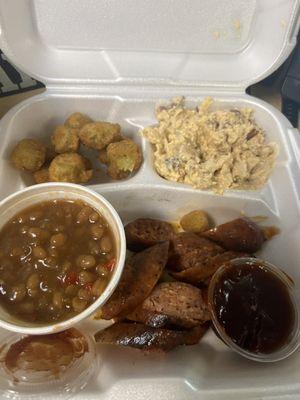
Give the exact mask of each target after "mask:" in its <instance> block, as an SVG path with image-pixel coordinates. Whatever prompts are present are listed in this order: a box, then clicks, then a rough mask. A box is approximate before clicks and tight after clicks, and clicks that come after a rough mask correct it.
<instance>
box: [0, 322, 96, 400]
mask: <svg viewBox="0 0 300 400" xmlns="http://www.w3.org/2000/svg"><path fill="white" fill-rule="evenodd" d="M76 331H77V332H78V333H79V334H81V335H82V337H83V340H84V341H85V346H86V351H85V352H84V353H83V354H82V356H81V357H78V358H74V360H73V362H71V363H70V364H69V365H67V366H62V367H61V368H60V369H59V370H58V371H57V372H56V373H55V374H53V371H51V370H50V369H49V370H47V369H44V370H42V369H40V370H34V369H32V370H30V368H25V369H23V368H22V367H20V368H18V369H17V370H16V371H14V372H12V371H10V370H9V369H8V368H7V367H6V365H5V361H4V360H5V357H6V354H7V352H8V351H9V349H10V346H12V345H14V344H15V343H18V342H19V341H20V340H21V339H23V338H24V337H27V335H22V334H19V333H13V334H11V333H10V334H9V333H8V332H7V331H3V332H1V334H0V340H1V350H0V356H1V363H2V368H1V369H0V397H1V399H13V400H18V399H20V400H33V399H34V400H44V399H45V398H47V399H55V400H59V399H69V398H70V397H73V396H75V395H76V393H78V392H79V391H81V390H83V389H84V388H85V387H86V386H87V384H88V383H89V382H90V381H91V380H92V379H93V378H95V376H96V374H97V373H98V372H99V368H100V362H99V356H98V355H97V351H96V346H95V342H94V339H93V337H92V336H91V335H90V334H88V333H87V332H84V331H83V330H78V329H77V330H76ZM48 336H49V335H48ZM50 336H53V335H50ZM31 337H32V338H37V339H38V338H39V336H31ZM47 357H49V356H47V352H45V353H42V354H41V355H40V358H41V359H42V361H45V362H46V365H47V362H48V361H49V358H47Z"/></svg>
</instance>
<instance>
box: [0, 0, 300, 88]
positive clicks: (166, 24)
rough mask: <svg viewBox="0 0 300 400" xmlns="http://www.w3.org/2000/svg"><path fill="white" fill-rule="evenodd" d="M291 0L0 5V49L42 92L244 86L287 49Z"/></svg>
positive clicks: (292, 22)
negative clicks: (99, 87)
mask: <svg viewBox="0 0 300 400" xmlns="http://www.w3.org/2000/svg"><path fill="white" fill-rule="evenodd" d="M299 7H300V6H299V0H201V1H199V0H163V1H161V0H156V1H155V0H143V1H141V0H126V1H123V0H110V1H107V0H85V1H82V0H51V1H48V0H22V1H19V0H10V1H7V0H0V27H1V32H0V33H1V34H0V47H1V48H2V50H3V51H4V52H5V53H6V55H7V56H8V57H9V58H10V59H11V60H12V61H13V62H14V63H15V64H16V65H17V66H19V67H20V68H21V69H22V70H23V71H24V72H27V73H29V74H30V75H31V76H33V77H35V78H37V79H39V80H41V81H43V82H44V83H45V84H46V85H47V86H51V85H52V86H57V85H64V86H66V85H68V86H76V85H82V84H85V85H87V84H90V85H100V84H104V83H109V84H112V83H113V84H116V85H120V84H126V85H127V84H131V85H137V84H138V85H147V84H153V85H156V86H157V85H199V86H215V87H219V86H221V87H224V86H225V87H228V88H229V87H231V88H235V89H237V88H239V89H245V88H246V87H247V86H249V85H250V84H252V83H254V82H256V81H258V80H260V79H262V78H263V77H264V76H267V75H269V74H270V73H271V72H273V71H274V70H275V69H276V68H278V67H279V65H280V64H281V63H282V62H283V61H284V60H285V59H286V58H287V57H288V55H289V53H290V52H291V51H292V49H293V47H294V45H295V43H296V35H297V31H298V26H299V18H298V17H299Z"/></svg>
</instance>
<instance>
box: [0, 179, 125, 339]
mask: <svg viewBox="0 0 300 400" xmlns="http://www.w3.org/2000/svg"><path fill="white" fill-rule="evenodd" d="M54 199H61V200H62V199H67V200H81V201H84V202H85V203H86V204H88V205H90V206H91V207H93V209H95V210H97V211H98V212H99V213H100V214H101V215H102V216H103V217H104V218H105V220H106V221H107V222H108V224H109V226H110V228H111V230H112V233H113V236H114V238H115V247H116V265H115V268H114V271H113V273H112V276H111V279H110V281H109V283H108V285H107V287H106V288H105V290H104V292H103V293H102V294H101V296H99V297H98V299H97V300H96V301H95V302H94V303H92V304H91V305H90V306H89V307H88V308H86V309H85V310H84V311H82V312H81V313H79V314H77V315H75V316H74V317H72V318H69V319H67V320H64V321H60V322H56V323H50V324H35V323H30V322H24V321H21V320H19V319H18V318H15V317H13V316H12V315H10V314H9V313H8V312H7V311H6V310H5V309H4V308H2V307H1V306H0V327H1V328H5V329H8V330H10V331H13V332H18V333H23V334H29V335H43V334H49V333H57V332H60V331H63V330H65V329H68V328H71V327H72V326H74V325H75V324H78V323H79V322H81V321H82V320H83V319H85V318H87V317H89V316H90V315H91V314H93V313H94V312H95V311H96V310H97V309H98V308H99V307H101V306H102V305H103V304H104V303H105V302H106V301H107V300H108V299H109V297H110V296H111V295H112V293H113V292H114V290H115V288H116V287H117V285H118V282H119V280H120V277H121V275H122V271H123V267H124V263H125V255H126V239H125V232H124V227H123V224H122V221H121V219H120V217H119V215H118V213H117V212H116V210H115V209H114V208H113V207H112V206H111V204H110V203H109V202H108V201H107V200H106V199H105V198H104V197H103V196H101V195H100V194H99V193H97V192H94V191H93V190H90V189H89V188H86V187H84V186H80V185H74V184H71V183H55V182H50V183H43V184H41V185H33V186H29V187H28V188H25V189H23V190H20V191H18V192H16V193H13V194H11V195H10V196H8V197H6V198H5V199H4V200H2V201H0V229H1V228H2V227H3V226H4V225H5V224H6V223H7V222H8V221H9V220H10V219H11V218H13V217H14V216H15V215H16V214H17V213H19V212H21V211H23V210H25V209H26V208H28V207H31V206H33V205H35V204H38V203H40V202H43V201H49V200H54Z"/></svg>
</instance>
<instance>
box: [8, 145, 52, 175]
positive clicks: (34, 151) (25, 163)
mask: <svg viewBox="0 0 300 400" xmlns="http://www.w3.org/2000/svg"><path fill="white" fill-rule="evenodd" d="M10 159H11V162H12V163H13V165H14V166H15V167H16V168H18V169H20V170H23V171H28V172H35V171H38V170H39V169H41V167H42V166H43V164H44V162H45V159H46V146H45V145H44V144H43V143H41V142H40V141H38V140H36V139H22V140H21V141H20V142H19V143H18V144H17V145H16V147H15V148H14V149H13V151H12V153H11V156H10Z"/></svg>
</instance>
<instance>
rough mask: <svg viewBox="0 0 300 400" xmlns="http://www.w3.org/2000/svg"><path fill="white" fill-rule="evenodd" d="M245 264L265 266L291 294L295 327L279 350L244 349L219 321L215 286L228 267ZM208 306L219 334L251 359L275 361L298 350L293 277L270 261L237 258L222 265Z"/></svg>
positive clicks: (213, 281)
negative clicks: (253, 350)
mask: <svg viewBox="0 0 300 400" xmlns="http://www.w3.org/2000/svg"><path fill="white" fill-rule="evenodd" d="M245 264H251V265H257V266H258V265H260V266H263V268H264V269H266V270H268V271H269V272H271V273H272V274H274V276H276V277H277V278H279V279H280V280H281V282H282V283H283V284H284V285H285V287H286V289H287V291H288V294H289V296H290V299H291V302H292V304H293V306H294V312H295V319H294V326H293V329H292V331H291V333H290V335H289V337H288V340H287V341H286V343H285V344H283V345H282V346H281V347H280V348H279V349H278V350H276V351H274V352H272V353H254V352H250V351H248V350H245V349H243V348H242V347H240V346H238V345H237V344H236V343H235V342H234V341H233V340H232V339H231V338H230V336H228V335H227V333H226V332H225V329H224V327H223V325H222V324H221V323H220V322H219V320H218V318H217V315H216V310H215V305H214V295H215V288H216V284H217V282H219V280H220V279H221V278H222V275H223V273H224V272H225V271H226V270H227V268H228V267H230V266H231V267H234V266H241V265H245ZM208 307H209V310H210V313H211V318H212V323H213V328H214V331H215V333H216V334H217V336H219V338H220V339H221V340H222V341H223V342H224V343H225V344H226V345H227V346H228V347H229V348H230V349H232V350H233V351H235V352H236V353H238V354H240V355H241V356H243V357H246V358H248V359H250V360H254V361H260V362H274V361H279V360H283V359H284V358H286V357H289V356H290V355H291V354H293V353H294V351H296V350H297V348H298V347H299V344H300V325H299V307H298V301H297V297H296V294H295V286H294V283H293V281H292V279H291V278H290V277H289V276H288V275H287V274H286V273H285V272H283V271H281V270H280V269H279V268H277V267H275V266H274V265H272V264H270V263H268V262H267V261H263V260H260V259H258V258H251V257H249V258H237V259H235V260H232V261H229V262H228V263H226V264H225V265H223V266H222V267H220V268H219V269H218V270H217V271H216V272H215V274H214V275H213V277H212V279H211V281H210V284H209V289H208Z"/></svg>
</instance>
